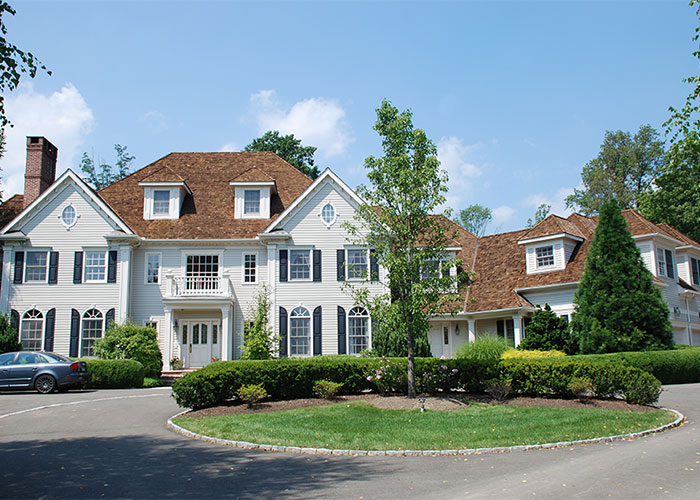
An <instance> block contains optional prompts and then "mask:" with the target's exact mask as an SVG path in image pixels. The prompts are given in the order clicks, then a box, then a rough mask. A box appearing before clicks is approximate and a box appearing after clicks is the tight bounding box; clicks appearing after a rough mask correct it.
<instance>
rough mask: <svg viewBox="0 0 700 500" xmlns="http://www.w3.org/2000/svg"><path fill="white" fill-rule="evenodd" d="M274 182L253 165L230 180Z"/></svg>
mask: <svg viewBox="0 0 700 500" xmlns="http://www.w3.org/2000/svg"><path fill="white" fill-rule="evenodd" d="M274 180H275V179H273V178H272V176H270V175H268V174H267V173H265V172H263V171H262V170H260V169H259V168H258V167H256V166H255V165H253V166H252V167H250V168H249V169H248V170H246V171H245V172H243V173H241V174H239V175H237V176H236V177H234V178H233V179H231V182H270V181H274Z"/></svg>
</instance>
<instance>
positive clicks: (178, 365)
mask: <svg viewBox="0 0 700 500" xmlns="http://www.w3.org/2000/svg"><path fill="white" fill-rule="evenodd" d="M183 366H185V364H184V363H183V362H182V360H181V359H180V358H178V357H177V356H175V357H174V358H173V359H171V360H170V368H171V369H172V370H182V367H183Z"/></svg>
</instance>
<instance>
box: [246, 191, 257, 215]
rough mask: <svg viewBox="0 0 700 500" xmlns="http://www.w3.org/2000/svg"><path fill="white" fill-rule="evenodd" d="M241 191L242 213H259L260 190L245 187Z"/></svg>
mask: <svg viewBox="0 0 700 500" xmlns="http://www.w3.org/2000/svg"><path fill="white" fill-rule="evenodd" d="M243 193H244V194H243V200H244V201H243V214H244V215H251V216H252V215H260V190H259V189H246V190H245V191H244V192H243Z"/></svg>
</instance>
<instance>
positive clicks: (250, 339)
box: [241, 285, 279, 359]
mask: <svg viewBox="0 0 700 500" xmlns="http://www.w3.org/2000/svg"><path fill="white" fill-rule="evenodd" d="M250 316H251V317H250V318H248V320H247V321H246V324H245V325H244V326H243V338H244V340H243V353H242V354H241V359H270V358H271V357H272V356H273V354H275V353H276V352H277V346H278V345H279V338H277V337H274V336H273V335H272V328H271V327H270V324H269V318H270V289H269V288H268V287H267V285H263V286H262V288H261V289H260V291H259V292H258V295H257V296H256V298H255V306H253V309H252V310H251V312H250Z"/></svg>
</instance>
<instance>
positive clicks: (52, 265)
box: [49, 252, 58, 285]
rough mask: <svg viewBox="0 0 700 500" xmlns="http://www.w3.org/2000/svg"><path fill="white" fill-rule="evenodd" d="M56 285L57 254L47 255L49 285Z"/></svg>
mask: <svg viewBox="0 0 700 500" xmlns="http://www.w3.org/2000/svg"><path fill="white" fill-rule="evenodd" d="M56 283H58V252H51V253H50V254H49V284H51V285H55V284H56Z"/></svg>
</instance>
